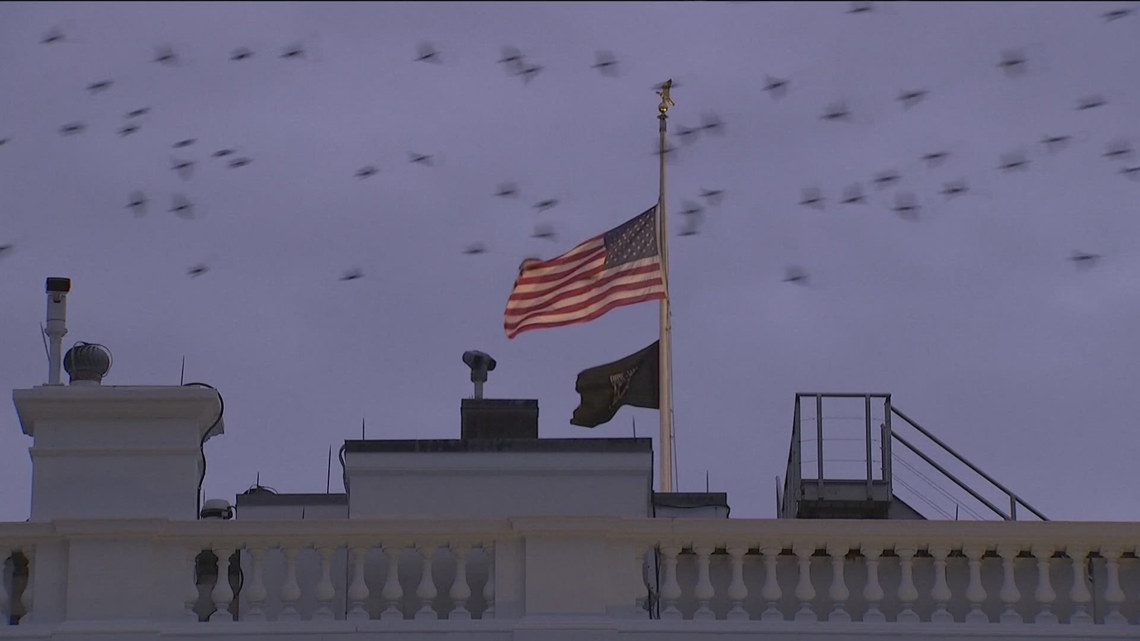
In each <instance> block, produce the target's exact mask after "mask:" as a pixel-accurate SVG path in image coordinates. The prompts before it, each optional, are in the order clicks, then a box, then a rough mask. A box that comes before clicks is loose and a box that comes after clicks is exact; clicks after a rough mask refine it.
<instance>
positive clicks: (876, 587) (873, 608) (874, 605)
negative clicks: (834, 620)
mask: <svg viewBox="0 0 1140 641" xmlns="http://www.w3.org/2000/svg"><path fill="white" fill-rule="evenodd" d="M861 551H862V553H863V557H864V559H865V563H866V565H867V584H866V585H864V586H863V600H864V601H866V602H867V611H866V612H864V613H863V621H865V622H866V623H884V622H886V620H887V617H886V615H885V614H883V611H882V610H880V609H879V603H881V602H882V600H883V597H884V596H886V594H885V593H884V592H883V585H882V584H881V583H880V582H879V558H880V557H881V556H882V555H883V548H882V546H880V545H874V546H871V547H867V546H863V548H862V550H861Z"/></svg>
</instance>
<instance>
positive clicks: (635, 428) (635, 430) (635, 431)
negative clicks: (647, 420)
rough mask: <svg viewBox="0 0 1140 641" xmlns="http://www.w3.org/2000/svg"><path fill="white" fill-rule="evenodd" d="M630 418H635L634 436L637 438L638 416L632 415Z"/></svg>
mask: <svg viewBox="0 0 1140 641" xmlns="http://www.w3.org/2000/svg"><path fill="white" fill-rule="evenodd" d="M630 418H631V419H632V420H633V438H637V417H636V416H631V417H630Z"/></svg>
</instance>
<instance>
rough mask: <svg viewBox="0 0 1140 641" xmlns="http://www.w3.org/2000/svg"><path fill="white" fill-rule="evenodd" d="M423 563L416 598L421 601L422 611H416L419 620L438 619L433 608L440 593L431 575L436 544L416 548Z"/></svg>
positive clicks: (422, 544) (420, 545)
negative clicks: (433, 602) (432, 603)
mask: <svg viewBox="0 0 1140 641" xmlns="http://www.w3.org/2000/svg"><path fill="white" fill-rule="evenodd" d="M416 550H417V551H419V553H420V557H421V558H422V559H423V561H422V562H421V564H420V584H419V585H418V586H416V597H417V598H418V599H419V600H420V609H419V610H416V615H415V618H417V619H438V618H439V614H438V613H437V612H436V611H435V608H433V607H432V606H431V602H432V601H433V600H435V597H436V595H437V594H439V591H438V590H436V589H435V579H434V577H432V575H431V558H432V555H434V554H435V550H436V545H435V544H434V543H420V544H418V545H417V546H416Z"/></svg>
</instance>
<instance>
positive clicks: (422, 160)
mask: <svg viewBox="0 0 1140 641" xmlns="http://www.w3.org/2000/svg"><path fill="white" fill-rule="evenodd" d="M408 157H409V158H410V159H411V163H412V164H420V165H427V166H428V167H431V166H432V162H433V161H432V155H431V154H419V153H416V152H414V151H410V152H408Z"/></svg>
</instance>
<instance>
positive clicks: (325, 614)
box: [313, 545, 336, 621]
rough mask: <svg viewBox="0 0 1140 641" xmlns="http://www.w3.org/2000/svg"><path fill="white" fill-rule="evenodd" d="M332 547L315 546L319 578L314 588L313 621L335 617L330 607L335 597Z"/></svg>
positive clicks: (329, 619) (328, 619) (330, 619)
mask: <svg viewBox="0 0 1140 641" xmlns="http://www.w3.org/2000/svg"><path fill="white" fill-rule="evenodd" d="M333 549H334V548H331V547H329V546H327V545H322V546H320V547H318V548H317V554H319V555H320V557H321V578H320V579H319V580H318V581H317V587H316V590H315V596H316V597H317V610H316V612H314V613H313V620H314V621H332V620H333V619H335V618H336V616H335V615H334V614H333V609H332V604H333V599H335V598H336V589H335V588H333V584H332V575H331V565H332V553H333Z"/></svg>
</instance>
